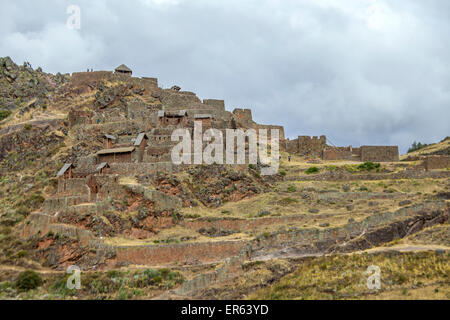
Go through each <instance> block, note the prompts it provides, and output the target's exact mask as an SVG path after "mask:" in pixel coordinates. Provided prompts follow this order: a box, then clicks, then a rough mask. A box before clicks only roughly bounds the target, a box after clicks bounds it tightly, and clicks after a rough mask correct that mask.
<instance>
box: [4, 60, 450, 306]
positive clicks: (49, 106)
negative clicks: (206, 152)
mask: <svg viewBox="0 0 450 320" xmlns="http://www.w3.org/2000/svg"><path fill="white" fill-rule="evenodd" d="M0 83H1V85H2V92H1V96H0V97H1V100H0V106H1V110H7V111H5V112H3V114H4V119H3V120H2V121H1V122H0V141H1V144H0V161H1V162H0V298H2V299H29V298H38V299H60V298H65V299H195V298H197V299H214V298H217V299H225V298H228V299H229V298H232V299H246V298H249V299H324V298H325V299H374V298H375V299H391V298H395V299H403V298H405V299H406V298H411V299H416V298H427V299H428V298H429V299H449V298H450V286H449V273H450V267H449V261H450V260H449V248H450V229H449V225H448V216H449V211H450V210H449V194H450V190H449V189H450V180H449V177H450V171H449V168H446V167H443V168H438V169H430V170H425V169H424V167H423V166H422V161H423V159H421V158H415V159H410V161H400V162H384V163H381V164H378V163H369V162H368V163H360V162H355V161H323V160H319V159H312V160H311V159H305V157H300V156H298V155H295V154H288V153H287V152H286V150H282V152H281V162H280V169H279V171H278V174H276V175H272V176H263V175H261V174H260V169H261V168H260V166H259V165H236V166H233V165H220V164H212V165H183V166H174V165H173V164H172V163H170V162H168V161H167V159H166V158H165V157H166V156H167V150H166V149H167V148H168V145H169V146H171V145H170V143H169V141H167V140H164V139H167V136H168V132H169V131H168V129H167V130H166V129H161V128H159V127H155V123H157V121H160V120H158V119H156V118H155V119H153V118H151V117H152V115H153V114H154V113H155V112H156V113H159V114H161V111H164V117H166V118H167V119H168V120H167V121H172V120H171V119H174V118H177V117H184V114H183V113H180V110H181V109H180V108H186V109H187V110H190V109H189V108H191V109H193V110H196V111H195V113H197V112H198V113H199V114H201V115H204V114H205V113H207V112H209V113H211V114H212V115H213V120H212V124H215V125H217V126H219V127H220V126H222V125H224V123H228V122H229V123H231V124H233V125H234V126H236V127H240V128H244V129H248V128H259V127H261V126H262V125H258V124H256V123H254V122H253V121H252V120H251V119H246V118H243V116H242V114H243V111H242V110H240V111H237V112H234V113H230V112H227V111H225V110H222V109H221V108H222V105H221V103H220V102H217V101H218V100H207V99H206V100H204V101H203V102H202V101H200V99H198V98H197V97H196V96H195V94H192V93H186V92H182V91H179V89H178V88H172V89H162V88H159V87H158V86H157V83H156V84H155V81H154V80H152V79H137V80H136V79H135V78H130V79H128V78H125V77H115V76H114V75H111V74H109V73H95V72H94V73H84V74H83V75H78V76H77V75H76V74H74V75H72V76H70V75H56V76H53V75H48V74H45V73H43V72H42V71H41V70H33V69H31V68H30V67H29V66H27V65H24V66H23V67H19V66H17V65H15V64H14V63H13V62H12V61H10V59H1V60H0ZM24 88H26V90H25V89H24ZM167 110H172V111H171V112H172V113H169V111H167ZM175 111H176V112H175ZM187 114H188V116H187V117H188V118H187V119H184V120H181V121H187V122H189V121H191V119H190V118H189V111H188V113H187ZM180 115H181V116H180ZM172 116H173V117H172ZM199 118H200V117H199ZM148 119H152V120H151V121H150V120H148ZM217 119H219V120H217ZM153 120H154V121H155V122H152V121H153ZM174 121H175V120H174ZM177 121H178V120H177ZM206 123H207V122H205V124H206ZM159 124H160V123H159ZM177 124H178V122H177ZM143 132H146V133H147V136H148V140H149V142H148V144H149V145H148V146H147V149H146V150H147V151H148V152H147V153H145V154H144V155H143V158H144V159H146V160H148V161H147V162H143V163H138V162H136V163H135V162H133V163H131V162H130V163H120V162H115V161H113V162H111V161H110V160H108V161H109V162H110V163H109V164H108V166H107V167H106V166H105V167H102V168H101V169H100V170H103V169H104V168H106V169H108V170H109V171H105V172H103V171H98V172H97V171H95V170H96V169H97V167H98V165H99V163H97V162H96V161H95V157H99V155H102V154H103V153H102V152H104V150H109V149H108V148H105V144H106V145H107V143H109V141H108V140H107V139H105V137H104V135H105V134H108V135H113V136H115V137H116V139H117V140H118V141H116V142H114V143H115V145H114V147H116V148H117V149H119V148H121V150H123V149H127V148H129V145H132V143H136V140H137V139H138V137H139V134H141V133H143ZM141 138H142V136H141ZM131 139H134V140H131ZM142 139H143V138H142ZM142 139H141V140H142ZM166 141H167V142H166ZM446 141H448V140H446ZM446 141H444V142H442V143H441V145H442V146H443V148H444V149H445V148H446V146H445V145H444V144H445V143H446ZM124 146H125V147H124ZM133 150H136V151H134V152H136V154H139V153H138V151H139V148H138V147H136V149H133ZM436 150H438V151H439V150H441V147H438V148H437V149H436V147H433V150H431V149H430V152H433V153H434V154H436V153H435V152H436ZM94 155H95V156H94ZM288 156H290V160H288V159H289V158H288ZM137 158H139V157H138V156H137ZM64 164H72V165H73V171H70V170H72V169H70V170H69V171H67V172H70V174H71V175H72V176H70V177H68V178H67V179H66V178H64V177H61V176H57V173H58V171H59V170H60V169H61V168H63V166H64ZM71 168H72V167H71ZM94 171H95V172H96V173H95V174H94V173H92V172H94ZM73 265H76V266H78V267H80V269H81V271H82V273H81V283H82V288H81V289H80V290H75V289H73V290H70V289H68V288H67V287H66V286H65V284H66V281H67V279H68V277H69V275H68V274H66V269H67V268H68V267H69V266H73ZM371 265H375V266H378V267H379V268H380V272H381V289H379V290H378V289H377V290H373V289H368V287H367V286H366V285H365V283H366V280H367V277H368V275H367V274H365V272H366V271H367V268H368V267H369V266H371ZM25 270H33V271H34V272H35V273H33V272H31V273H30V272H29V273H28V276H30V274H31V276H30V277H32V278H33V277H34V278H33V279H41V280H42V281H36V285H35V286H26V285H24V283H29V282H24V281H21V279H23V277H25V276H27V273H24V271H25ZM24 274H25V276H24Z"/></svg>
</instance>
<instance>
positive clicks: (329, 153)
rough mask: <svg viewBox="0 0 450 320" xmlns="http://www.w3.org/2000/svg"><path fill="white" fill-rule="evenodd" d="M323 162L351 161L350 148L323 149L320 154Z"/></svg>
mask: <svg viewBox="0 0 450 320" xmlns="http://www.w3.org/2000/svg"><path fill="white" fill-rule="evenodd" d="M322 159H323V160H352V151H351V149H350V147H332V148H325V149H324V150H323V154H322Z"/></svg>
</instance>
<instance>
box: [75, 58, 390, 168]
mask: <svg viewBox="0 0 450 320" xmlns="http://www.w3.org/2000/svg"><path fill="white" fill-rule="evenodd" d="M124 75H125V76H124ZM71 82H72V85H73V86H74V87H76V88H78V89H77V90H80V92H85V91H86V92H88V91H89V90H92V89H91V88H93V87H97V88H101V90H99V92H97V94H96V101H95V102H94V103H95V104H97V106H95V105H94V106H93V107H89V108H88V109H87V108H84V109H80V110H76V109H72V110H71V111H70V112H69V125H70V127H71V128H73V127H75V126H79V127H80V128H84V129H86V128H88V129H89V130H92V133H89V134H90V135H91V136H93V137H92V138H93V139H94V136H95V135H98V133H100V134H101V135H100V136H97V138H96V139H97V140H100V141H102V144H103V149H102V150H96V151H93V152H91V154H90V155H89V156H81V157H79V158H78V159H76V161H75V163H74V165H75V168H76V169H75V171H77V172H83V173H89V172H92V173H94V172H96V169H97V167H98V166H99V165H100V164H102V163H108V165H109V166H110V168H108V172H111V173H112V174H114V173H116V174H146V173H152V172H157V171H169V172H173V170H175V169H174V165H173V164H172V162H171V150H172V148H173V146H174V145H175V144H177V143H176V142H172V141H171V135H172V132H173V130H174V129H177V128H185V129H188V130H189V131H190V133H191V136H192V134H193V130H194V122H196V121H197V122H201V123H202V127H203V130H207V129H208V128H215V129H218V130H220V131H222V132H223V133H225V130H226V129H243V130H247V129H255V130H256V131H258V129H267V130H268V133H269V135H270V129H278V130H279V132H280V147H281V148H282V149H283V150H285V151H287V152H289V153H292V154H299V155H305V156H308V157H314V158H322V159H325V160H355V161H363V160H364V161H398V148H397V147H373V146H372V147H365V146H364V147H361V148H350V149H349V150H347V149H348V148H336V147H331V146H329V145H327V139H326V137H325V136H321V137H320V138H319V137H313V138H311V137H306V136H300V137H298V138H297V139H295V140H289V139H286V140H285V137H284V128H283V127H282V126H276V125H262V124H258V123H256V122H255V121H254V120H253V117H252V111H251V110H250V109H234V111H233V112H230V111H227V110H226V109H225V102H224V101H223V100H218V99H204V100H203V101H202V100H200V99H199V98H198V97H197V96H196V94H195V93H192V92H188V91H183V90H181V88H180V87H179V86H176V85H174V86H172V87H171V88H170V89H163V88H160V87H159V86H158V80H157V79H156V78H148V77H142V78H138V77H132V71H131V69H130V68H128V67H127V66H125V65H121V66H119V67H117V68H116V69H115V72H114V73H113V72H109V71H95V72H80V73H74V74H72V79H71ZM120 86H122V87H123V88H125V89H123V90H128V91H129V92H131V93H134V94H130V93H126V92H124V91H122V92H121V91H120V90H117V88H120ZM224 135H225V134H224Z"/></svg>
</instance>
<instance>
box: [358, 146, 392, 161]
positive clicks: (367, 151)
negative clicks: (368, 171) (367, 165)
mask: <svg viewBox="0 0 450 320" xmlns="http://www.w3.org/2000/svg"><path fill="white" fill-rule="evenodd" d="M361 161H362V162H366V161H372V162H396V161H399V152H398V146H361Z"/></svg>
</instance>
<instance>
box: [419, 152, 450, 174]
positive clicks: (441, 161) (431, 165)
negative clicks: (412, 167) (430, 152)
mask: <svg viewBox="0 0 450 320" xmlns="http://www.w3.org/2000/svg"><path fill="white" fill-rule="evenodd" d="M423 164H424V167H425V170H427V171H429V170H433V169H446V168H450V156H427V157H425V159H424V160H423Z"/></svg>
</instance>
